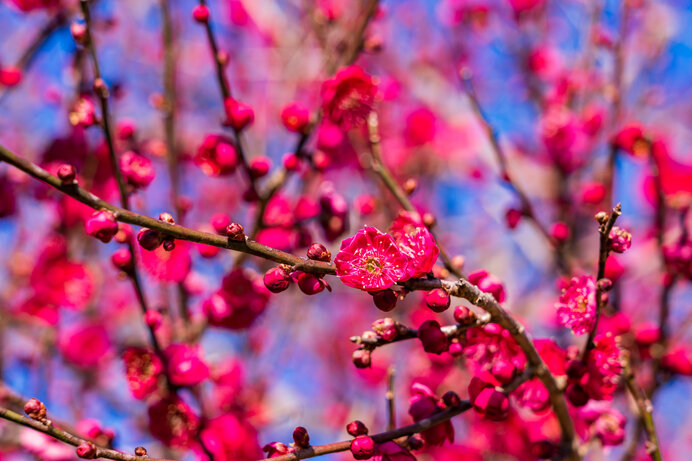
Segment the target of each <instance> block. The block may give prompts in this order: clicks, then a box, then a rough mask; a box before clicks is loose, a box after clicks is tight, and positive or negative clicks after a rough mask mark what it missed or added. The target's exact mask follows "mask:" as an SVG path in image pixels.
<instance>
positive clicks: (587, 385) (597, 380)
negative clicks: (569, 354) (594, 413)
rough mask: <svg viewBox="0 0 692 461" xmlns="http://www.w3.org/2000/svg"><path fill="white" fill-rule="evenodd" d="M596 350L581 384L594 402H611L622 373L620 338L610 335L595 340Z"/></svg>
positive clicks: (599, 336)
mask: <svg viewBox="0 0 692 461" xmlns="http://www.w3.org/2000/svg"><path fill="white" fill-rule="evenodd" d="M593 342H594V348H593V349H592V350H591V352H589V356H588V358H587V360H586V371H585V373H584V374H583V375H582V376H581V378H580V379H579V384H580V385H581V387H582V388H583V389H584V390H585V391H586V393H587V394H588V395H589V397H591V398H592V399H594V400H609V399H612V398H613V393H614V392H615V389H616V388H617V385H618V382H619V379H620V374H621V373H622V362H621V358H620V355H621V351H620V347H619V345H618V337H616V336H613V335H612V334H610V333H606V334H601V335H598V336H596V338H594V341H593Z"/></svg>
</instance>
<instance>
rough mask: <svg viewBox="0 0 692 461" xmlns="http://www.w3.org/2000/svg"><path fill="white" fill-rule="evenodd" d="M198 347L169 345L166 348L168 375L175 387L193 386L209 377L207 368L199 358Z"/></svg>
mask: <svg viewBox="0 0 692 461" xmlns="http://www.w3.org/2000/svg"><path fill="white" fill-rule="evenodd" d="M200 355H201V354H200V350H199V346H189V345H187V344H171V345H170V346H168V347H167V348H166V356H167V357H168V375H169V376H170V378H171V383H173V384H175V385H176V386H195V385H197V384H199V383H201V382H202V381H204V380H205V379H207V377H208V376H209V367H208V366H207V364H206V363H204V361H203V360H202V358H201V357H200Z"/></svg>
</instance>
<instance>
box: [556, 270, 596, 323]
mask: <svg viewBox="0 0 692 461" xmlns="http://www.w3.org/2000/svg"><path fill="white" fill-rule="evenodd" d="M555 308H556V309H557V316H558V320H559V322H560V324H561V325H563V326H565V327H568V328H571V329H572V332H573V333H574V334H575V335H583V334H584V333H587V332H588V331H590V330H591V329H592V328H593V325H594V321H595V320H596V309H597V306H596V282H594V279H593V277H589V276H586V275H583V276H581V277H574V278H572V280H570V282H569V285H567V287H566V288H564V289H563V290H562V294H561V295H560V299H559V300H558V302H557V303H556V304H555Z"/></svg>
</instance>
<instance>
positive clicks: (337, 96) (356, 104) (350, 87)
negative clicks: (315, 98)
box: [322, 66, 377, 129]
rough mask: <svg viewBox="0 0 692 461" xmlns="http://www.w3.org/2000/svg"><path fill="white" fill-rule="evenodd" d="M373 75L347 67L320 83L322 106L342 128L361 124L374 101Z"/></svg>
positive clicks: (375, 89)
mask: <svg viewBox="0 0 692 461" xmlns="http://www.w3.org/2000/svg"><path fill="white" fill-rule="evenodd" d="M376 92H377V87H376V86H375V83H374V81H373V78H372V77H371V76H370V75H368V74H366V73H365V72H364V71H363V69H361V68H360V67H358V66H348V67H344V68H343V69H341V70H340V71H339V72H337V73H336V75H335V76H334V77H333V78H331V79H329V80H327V81H325V82H324V84H322V109H323V110H324V114H325V115H326V116H327V118H328V119H329V120H331V121H332V122H333V123H335V124H337V125H339V126H340V127H341V128H342V129H349V128H352V127H354V126H358V125H360V124H362V123H363V122H364V121H365V120H366V118H367V116H368V114H369V113H370V111H371V110H372V105H373V103H374V102H375V94H376Z"/></svg>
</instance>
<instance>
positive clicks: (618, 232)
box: [608, 226, 632, 253]
mask: <svg viewBox="0 0 692 461" xmlns="http://www.w3.org/2000/svg"><path fill="white" fill-rule="evenodd" d="M608 237H609V238H610V249H611V250H613V251H614V252H615V253H624V252H625V251H627V250H629V248H630V247H631V246H632V234H630V233H629V231H627V230H625V229H623V228H621V227H618V226H615V227H613V228H612V229H611V230H610V234H609V236H608Z"/></svg>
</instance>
